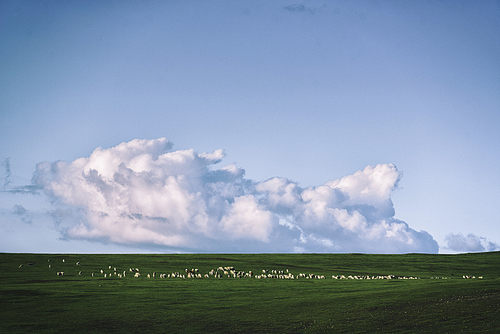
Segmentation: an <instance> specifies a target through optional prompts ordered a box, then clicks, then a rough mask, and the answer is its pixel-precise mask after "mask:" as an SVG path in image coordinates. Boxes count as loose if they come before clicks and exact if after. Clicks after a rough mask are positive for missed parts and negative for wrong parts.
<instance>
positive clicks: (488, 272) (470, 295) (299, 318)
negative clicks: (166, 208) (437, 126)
mask: <svg viewBox="0 0 500 334" xmlns="http://www.w3.org/2000/svg"><path fill="white" fill-rule="evenodd" d="M49 259H50V260H51V261H50V262H48V260H49ZM63 259H64V260H65V261H64V262H63V261H62V260H63ZM76 262H80V263H81V264H80V265H76ZM29 263H32V265H29ZM21 264H22V265H23V266H22V268H19V266H20V265H21ZM49 264H50V265H51V268H49V267H48V265H49ZM499 265H500V252H491V253H475V254H457V255H428V254H405V255H367V254H189V255H186V254H182V255H180V254H174V255H171V254H167V255H156V254H155V255H138V254H137V255H136V254H133V255H131V254H127V255H104V254H7V253H0V332H1V333H28V332H33V333H54V332H72V333H75V332H77V333H80V332H81V333H104V332H112V333H117V332H118V333H119V332H124V333H144V332H159V333H165V332H173V333H191V332H193V333H201V332H204V333H342V332H348V333H371V332H389V333H390V332H393V333H402V332H411V333H415V332H423V333H431V332H432V333H438V332H439V333H456V332H464V333H471V332H476V333H479V332H491V333H498V332H499V331H500V266H499ZM109 266H111V267H112V269H109ZM220 266H222V267H225V266H230V267H235V269H236V270H237V271H245V272H248V271H250V270H251V271H253V272H254V273H262V270H283V271H286V269H288V270H289V272H291V273H293V274H294V275H297V274H299V273H306V274H317V275H324V276H326V279H304V278H302V279H298V280H297V279H294V280H282V279H269V278H267V279H256V278H240V279H235V278H227V277H225V278H220V279H216V278H213V277H211V278H208V279H206V278H203V279H194V278H191V279H187V278H186V279H180V278H165V279H160V278H159V277H158V276H159V274H162V273H165V274H168V273H172V272H184V271H185V269H186V268H187V269H191V268H197V269H199V272H200V273H202V274H205V273H208V272H209V271H210V270H211V269H216V268H217V267H220ZM115 267H116V268H117V272H123V271H124V270H125V271H127V276H126V277H124V278H121V279H120V278H118V276H117V275H114V268H115ZM129 268H139V269H140V273H141V277H139V278H134V277H132V274H131V273H130V272H129V271H128V270H129ZM101 269H102V270H103V271H104V273H107V274H108V275H109V274H110V273H111V274H112V275H111V278H109V277H107V278H104V277H103V275H102V274H101V273H100V270H101ZM58 271H64V272H65V274H64V276H57V275H56V273H57V272H58ZM79 271H81V272H82V274H81V275H78V272H79ZM153 272H156V273H157V276H156V278H147V277H146V275H147V274H148V273H149V274H151V273H153ZM91 273H95V277H92V276H91ZM332 275H345V276H348V275H369V276H377V275H395V276H407V277H408V276H416V277H420V279H418V280H404V279H391V280H350V279H349V280H335V279H332V278H331V277H332ZM463 275H468V276H475V277H476V278H475V279H463V278H462V276H463ZM479 276H482V277H483V278H482V279H480V278H478V277H479ZM431 277H433V278H432V279H431ZM435 277H447V279H435Z"/></svg>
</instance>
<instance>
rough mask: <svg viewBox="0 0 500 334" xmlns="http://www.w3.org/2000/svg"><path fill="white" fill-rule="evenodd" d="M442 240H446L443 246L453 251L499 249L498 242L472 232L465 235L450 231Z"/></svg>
mask: <svg viewBox="0 0 500 334" xmlns="http://www.w3.org/2000/svg"><path fill="white" fill-rule="evenodd" d="M444 240H445V241H446V247H445V248H446V249H449V250H452V251H455V252H484V251H495V250H499V249H500V246H499V245H498V244H496V243H494V242H492V241H490V240H488V239H486V238H484V237H481V236H477V235H474V234H472V233H469V234H467V236H464V235H463V234H461V233H458V234H453V233H450V234H448V235H447V236H446V237H445V239H444Z"/></svg>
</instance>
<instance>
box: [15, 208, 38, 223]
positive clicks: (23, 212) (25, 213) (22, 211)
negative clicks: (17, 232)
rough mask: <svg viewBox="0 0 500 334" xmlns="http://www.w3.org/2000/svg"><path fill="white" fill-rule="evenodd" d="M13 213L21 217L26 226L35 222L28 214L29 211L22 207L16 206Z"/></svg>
mask: <svg viewBox="0 0 500 334" xmlns="http://www.w3.org/2000/svg"><path fill="white" fill-rule="evenodd" d="M11 213H12V214H14V215H16V216H19V217H20V218H21V220H22V221H23V222H24V223H26V224H31V223H33V220H32V218H31V216H30V214H29V213H28V210H26V209H25V208H24V207H23V206H22V205H19V204H15V205H14V206H13V207H12V210H11Z"/></svg>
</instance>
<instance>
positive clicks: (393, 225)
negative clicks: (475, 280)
mask: <svg viewBox="0 0 500 334" xmlns="http://www.w3.org/2000/svg"><path fill="white" fill-rule="evenodd" d="M223 157H224V152H223V151H222V150H216V151H214V152H211V153H197V152H196V151H194V150H178V151H172V145H171V143H170V142H169V141H168V140H166V139H165V138H160V139H156V140H139V139H135V140H132V141H130V142H127V143H121V144H119V145H117V146H116V147H113V148H109V149H102V148H98V149H96V150H95V151H94V152H93V153H92V154H91V155H90V157H87V158H80V159H77V160H75V161H73V162H72V163H66V162H54V163H49V162H44V163H40V164H38V165H37V170H36V172H35V175H34V177H33V182H34V186H36V187H39V188H42V189H43V190H44V192H45V194H47V195H48V196H50V197H51V198H52V199H53V200H55V203H56V204H57V205H58V206H59V210H62V211H60V212H72V214H71V215H69V216H68V215H67V214H65V215H64V216H61V217H58V222H59V226H60V229H61V231H62V232H63V233H64V236H65V237H66V238H69V239H89V240H98V241H99V240H100V241H107V242H113V243H117V244H132V245H157V246H161V247H167V248H170V249H178V250H194V251H214V250H217V251H229V252H230V251H235V250H238V251H251V252H260V251H279V252H292V251H296V250H300V251H301V252H379V253H393V252H398V253H402V252H430V253H436V252H437V251H438V246H437V243H436V241H435V240H434V239H433V238H432V237H431V236H430V235H429V234H428V233H426V232H417V231H415V230H413V229H411V228H410V227H409V226H408V224H406V223H405V222H403V221H400V220H397V219H395V218H394V208H393V203H392V201H391V198H390V194H391V192H392V190H393V189H394V188H395V187H397V183H398V181H399V179H400V173H399V172H398V170H397V169H396V167H395V166H394V165H389V164H381V165H377V166H368V167H366V168H365V169H364V170H362V171H358V172H356V173H354V174H353V175H350V176H346V177H344V178H342V179H339V180H333V181H329V182H327V183H325V184H324V185H322V186H318V187H308V188H301V187H299V186H298V185H297V184H296V183H295V182H292V181H290V180H288V179H286V178H278V177H276V178H272V179H269V180H267V181H264V182H260V183H259V182H255V181H252V180H248V179H245V178H244V173H245V171H244V170H243V169H241V168H238V167H237V166H236V165H235V164H230V165H228V166H225V167H222V168H220V169H214V168H213V166H214V165H215V164H217V163H219V162H220V161H221V160H222V158H223ZM54 212H57V211H56V210H55V211H54Z"/></svg>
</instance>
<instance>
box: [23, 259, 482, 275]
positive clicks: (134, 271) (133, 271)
mask: <svg viewBox="0 0 500 334" xmlns="http://www.w3.org/2000/svg"><path fill="white" fill-rule="evenodd" d="M48 262H49V265H48V267H49V268H52V265H51V264H50V262H51V260H50V259H49V260H48ZM62 262H63V263H64V262H65V260H64V259H62ZM80 264H81V263H80V262H76V266H80ZM29 265H30V266H33V265H34V263H29ZM22 267H23V265H22V264H21V265H20V266H19V268H22ZM56 275H57V276H64V271H57V272H56ZM78 275H79V276H80V275H82V271H78ZM127 275H130V276H132V277H134V278H139V277H141V271H140V270H139V268H129V269H128V271H127V270H124V271H121V270H120V271H118V270H117V268H116V267H113V266H108V269H107V270H104V269H101V270H100V271H98V272H92V273H91V276H92V277H101V278H113V277H115V278H124V277H127ZM157 276H158V277H159V278H181V279H186V278H198V279H200V278H256V279H268V278H271V279H325V276H324V275H318V274H306V273H299V274H296V275H294V274H292V273H291V272H289V270H288V269H286V270H266V269H263V270H262V272H259V273H254V272H252V271H248V272H245V271H237V270H236V269H235V268H234V267H218V268H217V269H212V270H210V271H209V272H208V273H206V274H202V273H200V272H199V270H198V269H185V270H184V271H181V272H178V271H177V272H170V273H166V274H159V275H157V273H156V272H153V273H148V274H146V275H145V277H147V278H156V277H157ZM463 278H466V279H471V278H476V277H475V276H466V275H464V276H463ZM478 278H483V277H482V276H479V277H478ZM332 279H353V280H384V279H410V280H412V279H420V277H413V276H395V275H378V276H369V275H348V276H345V275H332ZM431 279H447V277H431Z"/></svg>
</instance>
